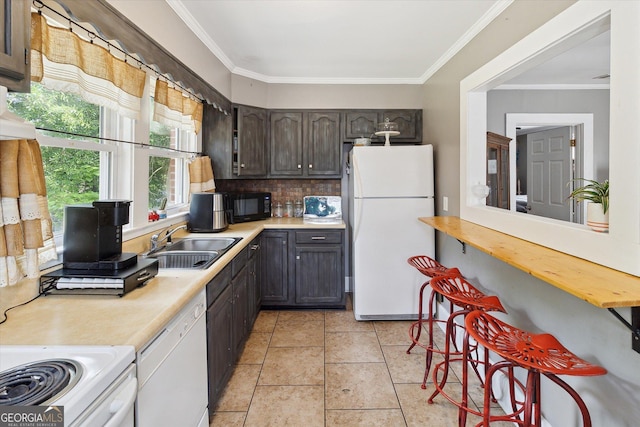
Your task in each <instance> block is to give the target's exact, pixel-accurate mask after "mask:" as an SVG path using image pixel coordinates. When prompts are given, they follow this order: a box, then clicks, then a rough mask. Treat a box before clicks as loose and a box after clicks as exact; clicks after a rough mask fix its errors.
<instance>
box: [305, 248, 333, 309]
mask: <svg viewBox="0 0 640 427" xmlns="http://www.w3.org/2000/svg"><path fill="white" fill-rule="evenodd" d="M295 269H296V304H298V305H314V306H316V305H317V306H327V305H336V306H339V305H344V297H345V295H344V274H343V271H344V270H343V257H342V246H341V245H327V244H317V245H297V246H296V256H295Z"/></svg>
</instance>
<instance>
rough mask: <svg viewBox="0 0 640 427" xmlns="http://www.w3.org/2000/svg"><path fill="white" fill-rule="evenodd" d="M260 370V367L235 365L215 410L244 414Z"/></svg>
mask: <svg viewBox="0 0 640 427" xmlns="http://www.w3.org/2000/svg"><path fill="white" fill-rule="evenodd" d="M261 368H262V366H261V365H236V366H235V369H234V371H233V375H232V376H231V379H230V380H229V384H227V387H226V388H225V390H224V392H223V393H222V397H220V400H219V401H218V405H217V408H215V410H216V411H238V412H246V411H247V410H248V409H249V404H250V403H251V398H252V397H253V390H254V389H255V387H256V384H257V383H258V376H259V375H260V369H261Z"/></svg>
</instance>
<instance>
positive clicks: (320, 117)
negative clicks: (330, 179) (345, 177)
mask: <svg viewBox="0 0 640 427" xmlns="http://www.w3.org/2000/svg"><path fill="white" fill-rule="evenodd" d="M305 129H306V136H305V141H304V145H305V152H306V161H305V164H304V168H306V173H307V175H308V176H310V177H313V176H336V177H339V176H340V171H341V166H342V141H341V140H340V113H338V112H310V113H307V114H306V117H305Z"/></svg>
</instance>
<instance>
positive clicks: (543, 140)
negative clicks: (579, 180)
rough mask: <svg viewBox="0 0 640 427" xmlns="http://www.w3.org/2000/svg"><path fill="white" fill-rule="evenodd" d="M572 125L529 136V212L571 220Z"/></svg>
mask: <svg viewBox="0 0 640 427" xmlns="http://www.w3.org/2000/svg"><path fill="white" fill-rule="evenodd" d="M570 131H571V129H570V127H568V126H565V127H560V128H556V129H551V130H545V131H541V132H535V133H531V134H529V135H527V161H528V165H527V195H528V205H527V208H528V213H530V214H532V215H539V216H544V217H547V218H555V219H560V220H564V221H570V220H571V204H570V203H569V201H568V200H567V198H568V197H569V193H570V187H569V186H568V185H567V184H568V183H569V181H571V141H570Z"/></svg>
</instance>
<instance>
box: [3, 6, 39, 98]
mask: <svg viewBox="0 0 640 427" xmlns="http://www.w3.org/2000/svg"><path fill="white" fill-rule="evenodd" d="M30 8H31V2H28V1H24V0H0V23H1V24H2V25H0V85H1V86H5V87H6V88H7V89H9V90H11V91H15V92H29V85H30V83H31V81H30V80H31V65H30V64H29V61H30V58H31V56H30V45H31V15H30Z"/></svg>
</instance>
